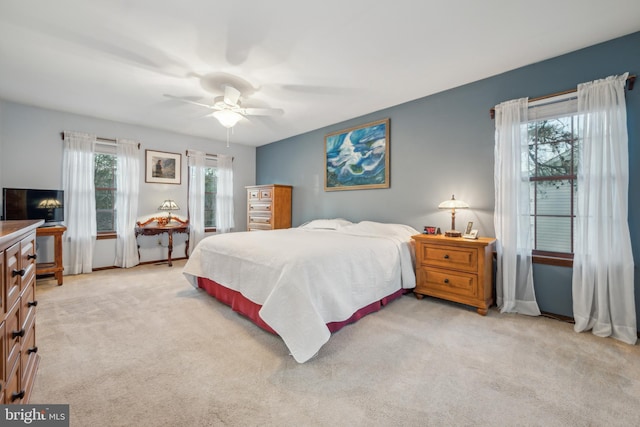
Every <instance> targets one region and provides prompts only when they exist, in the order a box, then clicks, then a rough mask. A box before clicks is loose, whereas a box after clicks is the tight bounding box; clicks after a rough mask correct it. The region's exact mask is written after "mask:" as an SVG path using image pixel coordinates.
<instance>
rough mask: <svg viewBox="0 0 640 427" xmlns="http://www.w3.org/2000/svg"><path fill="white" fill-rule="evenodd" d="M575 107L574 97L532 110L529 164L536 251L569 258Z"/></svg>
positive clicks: (575, 154) (577, 146)
mask: <svg viewBox="0 0 640 427" xmlns="http://www.w3.org/2000/svg"><path fill="white" fill-rule="evenodd" d="M536 108H539V109H540V110H539V111H535V109H536ZM574 109H575V102H574V101H562V102H560V103H559V105H558V104H554V105H553V106H552V107H549V106H541V107H533V108H530V110H529V118H530V121H529V123H528V125H527V131H528V137H529V152H528V159H527V163H528V165H527V166H528V171H529V178H530V187H531V192H530V194H531V216H532V225H531V226H532V238H533V249H534V252H533V254H534V255H539V256H550V257H560V258H570V257H571V254H572V253H573V231H574V222H575V213H574V206H575V195H576V185H577V181H576V173H577V168H578V166H579V165H578V153H579V149H580V144H579V139H578V135H577V115H576V114H575V112H574ZM532 118H533V120H531V119H532Z"/></svg>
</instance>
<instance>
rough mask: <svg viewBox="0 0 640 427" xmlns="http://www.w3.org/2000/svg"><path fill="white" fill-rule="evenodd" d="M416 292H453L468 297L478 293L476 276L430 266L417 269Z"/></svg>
mask: <svg viewBox="0 0 640 427" xmlns="http://www.w3.org/2000/svg"><path fill="white" fill-rule="evenodd" d="M417 279H418V286H417V287H416V292H421V291H423V290H424V291H427V292H428V291H429V290H431V291H436V292H438V293H439V294H442V293H445V294H454V295H461V296H468V297H476V296H477V295H478V276H477V275H475V274H465V273H461V272H457V271H455V272H454V271H447V270H439V269H431V268H421V269H419V270H418V277H417Z"/></svg>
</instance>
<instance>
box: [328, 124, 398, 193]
mask: <svg viewBox="0 0 640 427" xmlns="http://www.w3.org/2000/svg"><path fill="white" fill-rule="evenodd" d="M389 143H390V141H389V119H388V118H387V119H383V120H378V121H376V122H371V123H366V124H364V125H360V126H355V127H352V128H349V129H345V130H341V131H338V132H333V133H330V134H328V135H326V136H325V137H324V160H325V173H324V190H325V191H337V190H364V189H369V188H389Z"/></svg>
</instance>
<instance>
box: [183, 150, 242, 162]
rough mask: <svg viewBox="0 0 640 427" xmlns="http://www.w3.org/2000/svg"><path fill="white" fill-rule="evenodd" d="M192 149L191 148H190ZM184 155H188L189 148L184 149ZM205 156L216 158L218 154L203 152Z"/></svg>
mask: <svg viewBox="0 0 640 427" xmlns="http://www.w3.org/2000/svg"><path fill="white" fill-rule="evenodd" d="M191 151H193V150H191ZM184 155H185V156H187V157H189V150H186V151H185V153H184ZM204 155H205V157H208V158H211V159H217V158H218V155H217V154H209V153H204ZM231 160H233V157H231Z"/></svg>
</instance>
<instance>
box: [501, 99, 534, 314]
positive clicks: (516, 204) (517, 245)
mask: <svg viewBox="0 0 640 427" xmlns="http://www.w3.org/2000/svg"><path fill="white" fill-rule="evenodd" d="M527 108H528V100H527V98H521V99H517V100H512V101H507V102H503V103H501V104H499V105H497V106H496V107H495V112H496V115H495V125H496V132H495V152H494V155H495V168H494V182H495V213H494V220H493V221H494V227H495V232H496V239H497V241H496V251H497V255H498V257H497V273H496V300H497V301H496V303H497V305H498V307H500V311H501V312H502V313H505V312H508V313H521V314H527V315H531V316H538V315H540V309H539V308H538V303H537V302H536V296H535V292H534V289H533V271H532V262H531V255H532V239H531V235H530V233H531V216H530V212H529V209H530V208H529V206H530V194H529V191H530V188H529V170H528V164H527V156H528V150H529V148H528V138H527Z"/></svg>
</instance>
